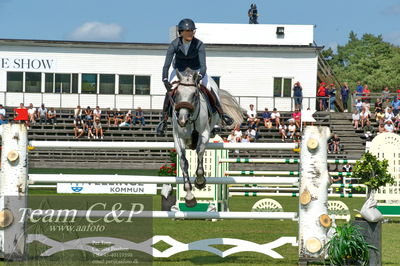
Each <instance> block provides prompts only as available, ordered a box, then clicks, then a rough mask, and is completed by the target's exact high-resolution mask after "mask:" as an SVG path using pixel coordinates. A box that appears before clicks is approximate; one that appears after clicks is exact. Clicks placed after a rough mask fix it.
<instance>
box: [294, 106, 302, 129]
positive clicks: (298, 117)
mask: <svg viewBox="0 0 400 266" xmlns="http://www.w3.org/2000/svg"><path fill="white" fill-rule="evenodd" d="M292 118H293V120H294V123H295V124H296V127H297V128H299V129H300V126H301V112H300V109H296V110H294V113H293V114H292Z"/></svg>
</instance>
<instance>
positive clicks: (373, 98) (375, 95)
mask: <svg viewBox="0 0 400 266" xmlns="http://www.w3.org/2000/svg"><path fill="white" fill-rule="evenodd" d="M399 96H400V95H398V94H397V93H389V94H388V96H387V97H388V98H389V102H390V103H391V102H392V101H393V98H394V97H397V98H398V99H399ZM385 97H386V95H382V93H375V92H374V93H370V94H369V95H358V94H357V93H353V94H351V95H350V97H349V100H350V104H349V107H350V108H351V109H350V110H351V111H352V112H354V110H355V104H356V101H357V99H359V98H360V99H362V100H363V99H364V100H365V99H366V100H368V102H369V103H370V111H371V112H374V111H375V103H376V101H377V99H381V100H384V98H385ZM399 100H400V99H399ZM383 102H384V101H382V104H383Z"/></svg>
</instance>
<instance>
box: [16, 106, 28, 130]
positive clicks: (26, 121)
mask: <svg viewBox="0 0 400 266" xmlns="http://www.w3.org/2000/svg"><path fill="white" fill-rule="evenodd" d="M19 109H26V108H25V106H24V104H23V103H20V104H19ZM16 116H17V114H16V113H15V114H14V117H16ZM18 123H19V124H22V123H24V124H25V125H26V128H27V129H29V128H30V127H29V121H28V120H25V121H22V120H19V121H18Z"/></svg>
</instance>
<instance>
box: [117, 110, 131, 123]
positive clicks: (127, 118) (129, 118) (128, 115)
mask: <svg viewBox="0 0 400 266" xmlns="http://www.w3.org/2000/svg"><path fill="white" fill-rule="evenodd" d="M123 117H124V120H123V122H122V123H121V124H119V127H129V126H131V125H132V118H131V110H129V111H128V112H127V113H126V115H125V116H123Z"/></svg>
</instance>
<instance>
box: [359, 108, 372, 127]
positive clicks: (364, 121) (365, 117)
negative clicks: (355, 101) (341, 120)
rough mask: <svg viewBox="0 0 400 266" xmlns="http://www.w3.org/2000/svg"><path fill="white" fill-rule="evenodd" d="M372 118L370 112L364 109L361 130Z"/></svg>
mask: <svg viewBox="0 0 400 266" xmlns="http://www.w3.org/2000/svg"><path fill="white" fill-rule="evenodd" d="M370 117H371V114H370V112H369V111H367V109H366V108H363V109H362V111H361V113H360V120H361V128H364V125H366V124H367V122H368V121H369V119H370Z"/></svg>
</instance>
